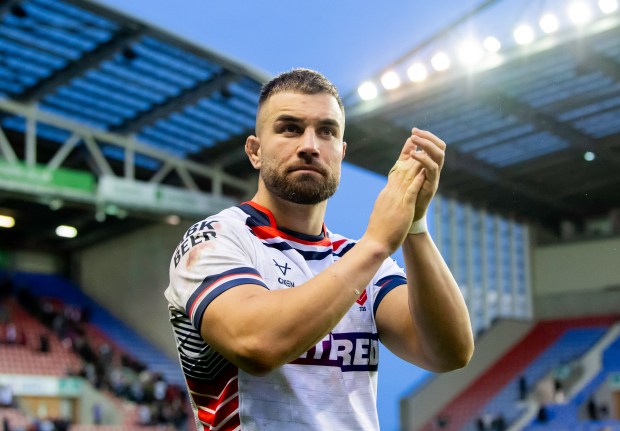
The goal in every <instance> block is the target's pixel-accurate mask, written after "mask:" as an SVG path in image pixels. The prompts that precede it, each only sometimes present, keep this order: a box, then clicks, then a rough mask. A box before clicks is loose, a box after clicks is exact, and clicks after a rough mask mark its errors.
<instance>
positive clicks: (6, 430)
mask: <svg viewBox="0 0 620 431" xmlns="http://www.w3.org/2000/svg"><path fill="white" fill-rule="evenodd" d="M2 431H11V424H10V423H9V418H7V417H4V418H3V419H2Z"/></svg>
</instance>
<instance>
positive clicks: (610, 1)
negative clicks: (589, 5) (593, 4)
mask: <svg viewBox="0 0 620 431" xmlns="http://www.w3.org/2000/svg"><path fill="white" fill-rule="evenodd" d="M598 7H599V8H600V9H601V11H602V12H603V13H613V12H615V11H617V10H618V1H617V0H598Z"/></svg>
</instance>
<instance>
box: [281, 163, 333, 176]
mask: <svg viewBox="0 0 620 431" xmlns="http://www.w3.org/2000/svg"><path fill="white" fill-rule="evenodd" d="M288 171H289V172H301V173H306V174H307V173H313V172H314V173H317V174H321V175H325V173H324V172H323V169H320V168H319V167H318V166H314V165H301V166H294V167H292V168H289V170H288Z"/></svg>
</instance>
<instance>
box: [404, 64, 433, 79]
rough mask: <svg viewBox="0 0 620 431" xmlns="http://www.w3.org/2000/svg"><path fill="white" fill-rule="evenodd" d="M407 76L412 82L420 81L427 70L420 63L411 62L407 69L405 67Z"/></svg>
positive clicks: (426, 73) (425, 75)
mask: <svg viewBox="0 0 620 431" xmlns="http://www.w3.org/2000/svg"><path fill="white" fill-rule="evenodd" d="M407 76H408V77H409V79H410V80H411V81H413V82H420V81H424V80H425V79H426V77H427V76H428V72H427V71H426V67H425V66H424V65H423V64H422V63H413V64H412V65H411V66H410V67H409V69H407Z"/></svg>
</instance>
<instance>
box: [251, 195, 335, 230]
mask: <svg viewBox="0 0 620 431" xmlns="http://www.w3.org/2000/svg"><path fill="white" fill-rule="evenodd" d="M252 200H253V201H254V202H256V203H257V204H259V205H262V206H264V207H265V208H267V209H269V211H271V213H272V214H273V217H274V218H275V219H276V223H277V225H278V226H279V227H283V228H285V229H290V230H293V231H295V232H299V233H304V234H307V235H320V234H321V232H322V231H323V220H324V219H325V210H326V209H327V201H323V202H320V203H318V204H315V205H302V204H296V203H293V202H289V201H286V200H284V199H281V198H279V197H277V196H274V195H273V194H271V193H270V192H269V191H268V190H267V189H266V188H265V187H261V186H260V185H259V188H258V192H257V193H256V195H255V196H254V198H252Z"/></svg>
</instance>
